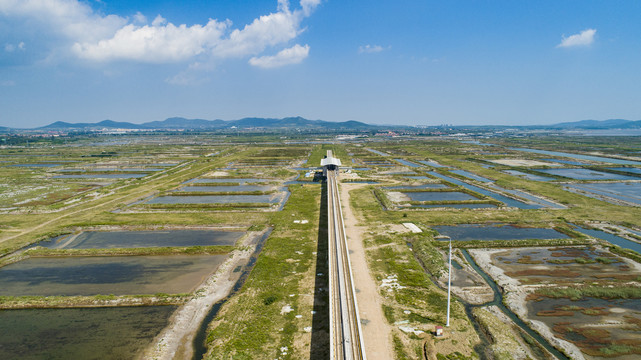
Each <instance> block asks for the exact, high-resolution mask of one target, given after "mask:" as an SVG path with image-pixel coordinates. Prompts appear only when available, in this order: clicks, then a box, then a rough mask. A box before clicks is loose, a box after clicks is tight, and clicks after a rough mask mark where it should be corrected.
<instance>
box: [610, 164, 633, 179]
mask: <svg viewBox="0 0 641 360" xmlns="http://www.w3.org/2000/svg"><path fill="white" fill-rule="evenodd" d="M608 170H614V171H622V172H627V173H630V174H641V168H636V167H616V168H608ZM639 180H641V178H640V179H639Z"/></svg>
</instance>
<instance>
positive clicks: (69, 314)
mask: <svg viewBox="0 0 641 360" xmlns="http://www.w3.org/2000/svg"><path fill="white" fill-rule="evenodd" d="M176 308H177V307H176V306H146V307H115V308H80V309H29V310H0V358H1V359H25V360H32V359H33V360H36V359H38V360H39V359H43V360H44V359H60V360H66V359H114V360H116V359H132V358H136V355H137V354H138V353H140V352H141V351H144V349H145V348H146V347H147V346H149V345H151V342H152V341H153V339H154V337H155V336H156V335H158V334H159V333H160V331H161V330H162V329H163V328H164V327H165V326H167V324H168V322H169V317H170V316H171V314H172V313H173V312H174V311H175V310H176Z"/></svg>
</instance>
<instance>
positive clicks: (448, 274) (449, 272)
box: [445, 238, 452, 327]
mask: <svg viewBox="0 0 641 360" xmlns="http://www.w3.org/2000/svg"><path fill="white" fill-rule="evenodd" d="M449 263H450V266H449V271H448V273H447V323H445V326H447V327H449V326H450V287H451V284H452V238H450V255H449Z"/></svg>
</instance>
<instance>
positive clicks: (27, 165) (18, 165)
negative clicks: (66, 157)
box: [8, 163, 63, 167]
mask: <svg viewBox="0 0 641 360" xmlns="http://www.w3.org/2000/svg"><path fill="white" fill-rule="evenodd" d="M62 165H63V164H53V163H42V164H14V165H8V166H11V167H56V166H62Z"/></svg>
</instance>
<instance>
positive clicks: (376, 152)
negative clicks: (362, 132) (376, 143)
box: [365, 148, 390, 156]
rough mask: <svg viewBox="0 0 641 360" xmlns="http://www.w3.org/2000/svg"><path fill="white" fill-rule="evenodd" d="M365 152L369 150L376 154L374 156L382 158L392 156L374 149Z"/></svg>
mask: <svg viewBox="0 0 641 360" xmlns="http://www.w3.org/2000/svg"><path fill="white" fill-rule="evenodd" d="M365 150H367V151H369V152H372V153H374V154H377V155H380V156H390V155H389V154H387V153H384V152H382V151H378V150H374V149H369V148H365Z"/></svg>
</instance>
